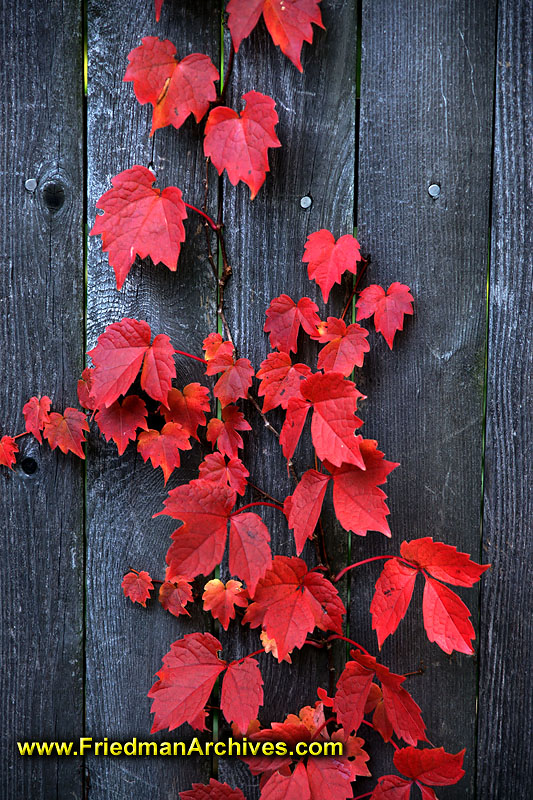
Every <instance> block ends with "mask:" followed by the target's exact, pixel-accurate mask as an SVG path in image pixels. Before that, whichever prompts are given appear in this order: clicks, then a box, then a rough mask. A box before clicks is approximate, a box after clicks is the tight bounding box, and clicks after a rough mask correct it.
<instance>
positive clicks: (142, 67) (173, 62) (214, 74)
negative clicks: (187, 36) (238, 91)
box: [124, 12, 220, 136]
mask: <svg viewBox="0 0 533 800" xmlns="http://www.w3.org/2000/svg"><path fill="white" fill-rule="evenodd" d="M156 19H157V20H159V15H158V14H157V12H156ZM128 61H129V62H130V63H129V66H128V69H127V70H126V74H125V75H124V81H126V82H127V81H133V89H134V91H135V97H136V98H137V100H138V101H139V103H140V104H141V105H144V104H145V103H151V104H152V106H153V108H154V111H153V114H152V130H151V131H150V136H152V135H153V133H154V131H156V130H157V129H158V128H164V127H165V125H173V126H174V127H175V128H180V127H181V126H182V125H183V123H184V122H185V120H186V119H187V117H188V116H189V114H194V118H195V120H196V122H200V120H201V119H202V117H203V116H204V115H205V114H206V113H207V111H208V110H209V104H210V103H211V102H212V101H213V100H216V97H217V93H216V89H215V81H218V79H219V77H220V76H219V74H218V70H217V69H216V67H214V66H213V64H212V63H211V59H210V58H209V57H208V56H204V55H202V54H201V53H191V55H188V56H186V57H185V58H184V59H182V60H181V61H178V60H177V58H176V48H175V47H174V45H173V44H172V42H169V40H168V39H165V40H164V41H161V40H160V39H158V38H157V36H146V37H145V38H144V39H143V40H142V45H141V46H140V47H136V48H135V49H134V50H132V51H131V53H129V54H128Z"/></svg>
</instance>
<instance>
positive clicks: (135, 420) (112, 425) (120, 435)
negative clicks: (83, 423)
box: [95, 394, 148, 456]
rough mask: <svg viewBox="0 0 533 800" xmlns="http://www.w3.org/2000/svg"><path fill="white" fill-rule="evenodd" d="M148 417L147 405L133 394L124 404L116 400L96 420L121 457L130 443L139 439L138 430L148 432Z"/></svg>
mask: <svg viewBox="0 0 533 800" xmlns="http://www.w3.org/2000/svg"><path fill="white" fill-rule="evenodd" d="M146 415H147V411H146V403H145V402H144V400H142V399H141V398H140V397H137V395H135V394H132V395H128V396H127V397H125V398H124V400H123V401H122V403H121V402H120V400H115V402H114V403H113V404H112V405H110V406H109V408H102V409H101V410H100V411H98V413H97V414H96V417H95V419H96V422H97V424H98V427H99V428H100V430H101V431H102V433H103V434H104V436H105V438H106V440H107V441H108V442H109V441H110V440H111V439H112V440H113V441H114V442H115V444H116V446H117V448H118V454H119V456H121V455H122V453H123V452H124V450H125V449H126V447H127V446H128V442H130V441H135V439H136V438H137V429H138V428H142V430H144V431H147V430H148V425H147V423H146Z"/></svg>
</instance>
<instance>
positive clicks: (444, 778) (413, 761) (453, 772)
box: [394, 747, 466, 786]
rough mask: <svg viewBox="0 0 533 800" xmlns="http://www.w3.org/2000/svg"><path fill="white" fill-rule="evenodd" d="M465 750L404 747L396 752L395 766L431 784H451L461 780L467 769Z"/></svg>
mask: <svg viewBox="0 0 533 800" xmlns="http://www.w3.org/2000/svg"><path fill="white" fill-rule="evenodd" d="M465 752H466V751H465V750H461V752H460V753H456V754H455V755H454V754H453V753H447V752H446V751H445V750H444V748H443V747H437V748H434V749H431V750H417V749H416V747H404V748H402V749H401V750H396V752H395V753H394V766H395V767H396V769H397V770H398V772H401V773H403V774H404V775H406V776H407V777H408V778H412V779H413V780H415V781H421V782H422V783H427V784H430V785H431V786H450V785H451V784H453V783H457V782H458V781H460V780H461V778H462V777H463V775H464V774H465V771H464V769H463V759H464V755H465Z"/></svg>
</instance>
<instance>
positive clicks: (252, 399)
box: [246, 392, 279, 439]
mask: <svg viewBox="0 0 533 800" xmlns="http://www.w3.org/2000/svg"><path fill="white" fill-rule="evenodd" d="M246 399H247V400H249V401H250V403H251V404H252V405H253V407H254V408H255V410H256V411H257V412H258V414H260V416H261V418H262V420H263V422H264V423H265V428H268V430H269V431H272V433H273V434H274V436H276V437H277V438H278V439H279V432H278V431H277V430H276V429H275V428H274V427H273V426H272V425H271V424H270V422H269V421H268V419H267V418H266V416H265V413H264V411H263V409H262V408H261V406H260V405H259V403H258V402H257V400H256V399H255V397H254V396H253V395H252V394H250V392H248V396H247V398H246Z"/></svg>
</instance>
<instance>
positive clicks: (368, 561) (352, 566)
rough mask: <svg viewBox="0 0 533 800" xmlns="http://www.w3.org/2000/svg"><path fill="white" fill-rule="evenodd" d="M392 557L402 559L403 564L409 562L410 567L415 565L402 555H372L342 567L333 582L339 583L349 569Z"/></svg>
mask: <svg viewBox="0 0 533 800" xmlns="http://www.w3.org/2000/svg"><path fill="white" fill-rule="evenodd" d="M391 558H395V559H396V560H397V561H401V562H402V564H407V566H408V567H414V564H411V562H410V561H406V559H405V558H402V557H401V556H372V558H365V559H363V561H356V562H355V564H350V566H349V567H344V569H341V571H340V572H339V574H338V575H336V576H335V577H334V578H333V583H337V581H340V579H341V578H342V577H343V575H346V573H347V572H349V570H351V569H355V567H362V566H363V564H370V563H371V562H372V561H382V560H384V559H386V560H389V559H391Z"/></svg>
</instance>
